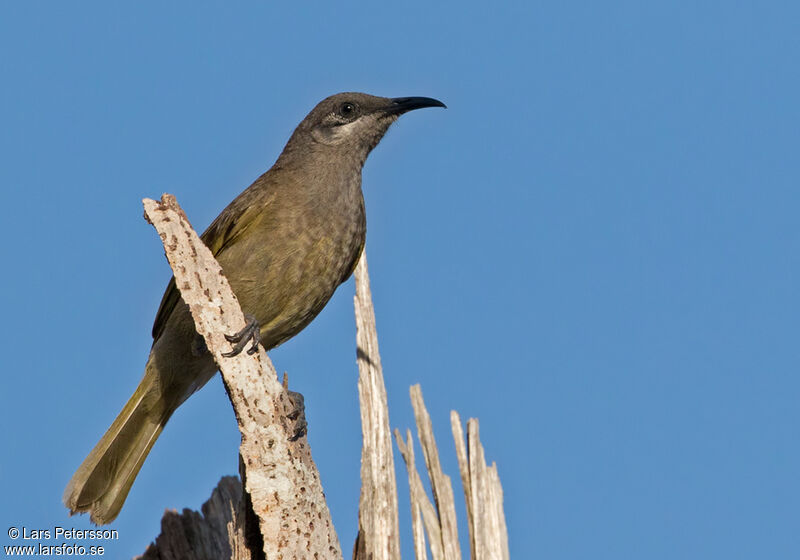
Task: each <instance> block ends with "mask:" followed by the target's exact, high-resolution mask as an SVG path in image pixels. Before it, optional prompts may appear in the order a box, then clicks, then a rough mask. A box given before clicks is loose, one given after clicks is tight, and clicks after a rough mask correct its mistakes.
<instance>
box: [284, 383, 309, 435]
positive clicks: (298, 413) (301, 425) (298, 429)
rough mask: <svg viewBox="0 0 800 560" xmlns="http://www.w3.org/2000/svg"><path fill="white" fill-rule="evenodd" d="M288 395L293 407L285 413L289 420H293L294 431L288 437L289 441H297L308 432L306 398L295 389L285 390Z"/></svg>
mask: <svg viewBox="0 0 800 560" xmlns="http://www.w3.org/2000/svg"><path fill="white" fill-rule="evenodd" d="M286 393H287V394H288V395H289V399H291V401H292V404H293V405H294V408H293V409H292V411H291V412H290V413H289V414H287V415H286V417H287V418H288V419H289V420H293V421H294V433H293V434H292V436H291V437H290V438H289V441H297V440H298V439H300V438H301V437H303V436H304V435H306V434H307V433H308V422H307V421H306V400H305V398H304V397H303V395H302V394H301V393H298V392H297V391H289V390H288V389H287V390H286Z"/></svg>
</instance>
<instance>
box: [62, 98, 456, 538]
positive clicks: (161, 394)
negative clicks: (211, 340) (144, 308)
mask: <svg viewBox="0 0 800 560" xmlns="http://www.w3.org/2000/svg"><path fill="white" fill-rule="evenodd" d="M434 106H441V107H443V106H444V105H443V104H442V103H441V102H439V101H436V100H435V99H430V98H426V97H408V98H395V99H389V98H384V97H375V96H371V95H366V94H363V93H340V94H337V95H333V96H331V97H328V98H327V99H325V100H323V101H322V102H320V103H319V104H318V105H317V106H316V107H315V108H314V109H313V110H312V111H311V113H309V115H308V116H307V117H306V118H305V119H303V121H302V122H301V123H300V124H299V125H298V127H297V128H296V129H295V131H294V133H293V134H292V136H291V138H290V139H289V142H288V143H287V144H286V147H285V148H284V150H283V152H282V153H281V155H280V156H279V157H278V160H277V161H276V162H275V165H273V166H272V168H271V169H270V170H269V171H267V172H266V173H264V174H263V175H262V176H261V177H259V178H258V179H257V180H256V181H255V182H254V183H253V184H252V185H251V186H250V187H248V188H247V189H246V190H245V191H244V192H242V193H241V194H240V195H239V196H238V197H236V199H234V200H233V202H231V203H230V204H229V205H228V207H227V208H225V209H224V210H223V211H222V213H221V214H220V215H219V216H218V217H217V218H216V219H215V220H214V222H213V223H212V224H211V225H210V226H209V228H208V229H207V230H206V231H205V233H203V235H202V239H203V241H204V242H205V243H206V245H208V247H209V248H210V249H211V251H212V253H214V255H215V257H216V258H217V260H218V261H219V263H220V265H221V266H222V269H223V270H224V272H225V275H226V276H227V278H228V280H229V281H230V284H231V287H232V288H233V291H234V292H235V293H236V296H237V298H238V299H239V302H240V303H241V306H242V309H243V310H244V312H245V313H248V314H250V315H252V316H254V317H255V319H256V320H257V322H258V325H259V326H260V335H261V343H262V344H263V345H264V347H266V348H267V349H270V348H274V347H275V346H277V345H278V344H280V343H282V342H284V341H285V340H287V339H289V338H291V337H292V336H294V335H295V334H297V333H298V332H300V331H301V330H302V329H303V328H304V327H305V326H306V325H308V323H309V322H311V320H312V319H313V318H314V317H316V315H317V314H318V313H319V312H320V311H321V310H322V308H323V307H324V306H325V304H326V303H327V302H328V300H329V299H330V298H331V296H332V295H333V293H334V291H335V290H336V288H337V286H339V284H341V283H342V282H344V281H345V280H346V279H347V278H348V277H349V276H350V275H351V274H352V272H353V269H354V268H355V265H356V263H357V262H358V259H359V257H360V255H361V251H362V249H363V247H364V239H365V235H366V217H365V214H364V199H363V196H362V194H361V168H362V166H363V165H364V161H365V160H366V158H367V156H368V155H369V152H370V151H371V150H372V149H373V148H374V147H375V146H376V145H377V144H378V142H380V140H381V138H382V137H383V135H384V134H385V133H386V130H387V129H388V128H389V126H390V125H391V124H392V123H393V122H394V121H395V120H396V119H397V118H398V116H400V115H401V114H403V113H405V112H406V111H410V110H413V109H418V108H422V107H434ZM216 369H217V368H216V365H215V364H214V361H213V359H212V358H211V355H210V354H209V353H208V352H207V350H206V349H205V346H204V345H203V343H202V339H201V338H200V337H199V335H197V333H196V332H195V329H194V323H193V322H192V319H191V316H190V314H189V310H188V307H187V306H186V304H184V303H183V300H181V297H180V293H179V292H178V290H177V289H176V287H175V282H174V280H173V281H171V282H170V284H169V286H168V287H167V290H166V293H165V294H164V298H163V299H162V301H161V306H160V307H159V309H158V313H157V315H156V320H155V323H154V325H153V346H152V349H151V350H150V356H149V357H148V360H147V364H146V366H145V372H144V377H143V378H142V381H141V382H140V384H139V386H138V387H137V389H136V391H135V392H134V394H133V396H132V397H131V398H130V400H129V401H128V402H127V404H126V405H125V407H124V408H123V409H122V412H120V414H119V416H117V418H116V420H114V422H113V423H112V425H111V427H110V428H109V429H108V431H107V432H106V433H105V435H104V436H103V437H102V438H101V439H100V441H99V442H98V443H97V445H96V446H95V448H94V449H93V450H92V451H91V453H90V454H89V456H88V457H87V458H86V459H85V460H84V462H83V463H82V464H81V466H80V467H79V468H78V470H77V471H76V473H75V474H74V475H73V477H72V480H70V482H69V484H68V485H67V488H66V490H65V492H64V504H65V505H66V506H67V507H68V508H69V509H70V510H71V512H72V513H78V512H90V514H91V519H92V521H94V522H95V523H98V524H105V523H110V522H111V521H113V520H114V518H116V516H117V515H118V514H119V511H120V509H121V508H122V504H123V503H124V501H125V498H126V497H127V495H128V492H129V490H130V488H131V485H132V484H133V481H134V479H135V478H136V475H137V473H138V472H139V469H140V468H141V466H142V463H143V462H144V460H145V458H146V457H147V454H148V453H149V451H150V449H151V448H152V446H153V444H154V443H155V440H156V439H157V438H158V436H159V434H160V433H161V430H162V429H163V427H164V425H165V424H166V422H167V420H169V418H170V416H171V415H172V413H173V412H175V410H176V409H177V408H178V406H180V404H181V403H183V402H184V401H185V400H186V399H187V398H188V397H189V396H190V395H191V394H192V393H194V392H195V391H196V390H197V389H199V388H200V387H202V386H203V385H205V383H206V382H208V380H209V379H210V378H211V377H212V376H213V375H214V373H215V372H216Z"/></svg>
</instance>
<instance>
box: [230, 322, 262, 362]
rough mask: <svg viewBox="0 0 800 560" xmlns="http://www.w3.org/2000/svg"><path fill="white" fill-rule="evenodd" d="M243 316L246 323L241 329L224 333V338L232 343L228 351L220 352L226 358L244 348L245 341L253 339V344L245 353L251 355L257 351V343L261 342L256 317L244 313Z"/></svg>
mask: <svg viewBox="0 0 800 560" xmlns="http://www.w3.org/2000/svg"><path fill="white" fill-rule="evenodd" d="M244 318H245V320H246V321H247V324H246V325H245V326H244V328H243V329H242V330H240V331H239V332H237V333H236V334H226V335H225V340H227V341H228V342H230V343H232V344H233V348H232V349H231V351H230V352H223V353H222V355H223V356H224V357H226V358H231V357H233V356H236V355H238V354H241V353H242V350H244V347H245V346H247V343H248V342H250V341H251V340H252V341H253V344H252V345H251V346H250V348H248V349H247V354H248V355H249V356H252V355H253V354H255V353H256V352H258V345H259V344H260V343H261V326H260V325H259V324H258V321H257V320H256V318H255V317H253V316H252V315H245V316H244Z"/></svg>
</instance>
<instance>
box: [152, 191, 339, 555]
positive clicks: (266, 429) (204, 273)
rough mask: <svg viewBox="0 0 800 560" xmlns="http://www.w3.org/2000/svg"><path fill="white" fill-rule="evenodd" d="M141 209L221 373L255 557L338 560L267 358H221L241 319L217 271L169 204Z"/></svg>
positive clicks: (305, 452) (308, 463)
mask: <svg viewBox="0 0 800 560" xmlns="http://www.w3.org/2000/svg"><path fill="white" fill-rule="evenodd" d="M143 202H144V207H145V217H146V219H147V220H148V221H149V222H150V223H151V224H153V226H155V228H156V230H157V231H158V234H159V235H160V237H161V240H162V242H163V243H164V250H165V253H166V256H167V260H168V261H169V263H170V266H171V267H172V271H173V273H174V275H175V281H176V284H177V286H178V288H179V289H180V291H181V296H182V298H183V300H184V301H185V302H186V303H187V304H188V305H189V308H190V310H191V313H192V317H193V319H194V321H195V327H196V329H197V332H198V333H200V334H201V335H202V336H203V338H204V339H205V342H206V346H207V347H208V349H209V351H210V352H211V353H212V354H213V356H214V359H215V361H216V363H217V365H218V366H219V367H220V371H221V373H222V378H223V381H224V383H225V388H226V390H227V391H228V396H229V397H230V399H231V403H232V404H233V408H234V411H235V413H236V419H237V420H238V422H239V430H240V432H241V434H242V443H241V446H240V457H241V474H242V479H243V484H244V489H245V491H246V495H245V498H246V499H247V498H249V502H250V504H249V505H250V506H251V508H252V511H253V512H254V514H255V516H256V519H257V526H258V529H259V533H260V534H261V536H262V537H263V545H262V546H263V550H252V545H251V546H250V548H251V551H252V552H253V553H254V554H253V557H254V558H258V557H261V556H262V554H263V557H265V558H268V559H270V560H271V559H273V558H292V557H295V558H308V557H314V556H318V557H319V558H341V551H340V548H339V541H338V538H337V536H336V533H335V531H334V528H333V524H332V523H331V517H330V512H329V511H328V507H327V504H326V503H325V496H324V494H323V492H322V485H321V483H320V479H319V473H318V472H317V469H316V466H315V465H314V462H313V460H312V458H311V452H310V449H309V447H308V444H307V442H306V441H305V438H301V439H300V440H298V441H295V442H292V441H289V439H290V437H291V436H292V435H293V433H294V432H293V423H292V422H291V421H290V420H288V419H287V417H286V416H287V414H289V413H290V412H291V411H292V409H293V405H292V403H291V400H290V398H289V396H288V395H287V392H286V391H285V390H284V388H283V387H282V386H281V384H280V383H279V382H278V379H277V374H276V372H275V368H274V367H273V366H272V363H271V361H270V360H269V358H268V357H267V354H266V352H264V350H263V349H259V351H258V352H257V353H256V354H254V355H248V354H247V353H244V352H243V353H241V354H239V355H238V356H235V357H232V358H226V357H222V355H221V354H222V352H226V351H228V350H229V349H230V344H229V343H228V342H227V341H226V340H225V338H224V334H226V333H234V332H237V331H239V330H240V329H241V328H242V326H243V325H244V324H245V319H244V315H243V313H242V310H241V309H240V307H239V304H238V302H237V300H236V296H234V294H233V292H232V291H231V288H230V285H229V284H228V281H227V280H226V278H225V276H224V275H223V274H222V270H221V268H220V267H219V264H218V263H217V262H216V260H214V257H213V256H212V255H211V252H210V251H209V250H208V248H207V247H206V246H205V245H204V244H203V242H202V241H201V240H200V238H199V237H198V236H197V234H196V233H195V232H194V231H193V230H192V228H191V225H190V224H189V221H188V219H187V218H186V215H185V214H184V213H183V210H181V208H180V207H179V206H178V204H177V202H176V200H175V198H174V197H173V196H171V195H167V194H165V195H164V196H162V198H161V202H157V201H155V200H150V199H145V200H144V201H143ZM248 530H249V528H248ZM249 542H250V543H252V541H249Z"/></svg>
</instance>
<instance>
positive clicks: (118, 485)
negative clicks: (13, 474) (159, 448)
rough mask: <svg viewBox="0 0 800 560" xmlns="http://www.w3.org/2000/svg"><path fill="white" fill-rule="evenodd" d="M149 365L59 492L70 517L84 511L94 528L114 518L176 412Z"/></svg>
mask: <svg viewBox="0 0 800 560" xmlns="http://www.w3.org/2000/svg"><path fill="white" fill-rule="evenodd" d="M157 385H158V379H157V374H156V372H155V370H154V368H151V364H150V363H148V367H147V368H146V372H145V375H144V378H143V379H142V381H141V383H139V386H138V387H137V388H136V391H135V392H134V393H133V396H132V397H131V398H130V400H128V402H127V403H126V404H125V407H124V408H123V409H122V412H120V413H119V416H117V418H116V420H114V422H113V424H111V427H110V428H109V429H108V431H107V432H106V433H105V435H103V437H102V438H101V439H100V441H99V442H98V443H97V445H95V446H94V449H92V452H91V453H89V456H88V457H86V459H85V460H84V461H83V463H82V464H81V466H80V467H78V470H77V471H76V472H75V474H74V475H73V476H72V479H71V480H70V481H69V484H67V488H66V490H64V498H63V500H64V505H66V506H67V507H68V508H69V509H70V512H71V513H73V514H74V513H83V512H89V513H90V514H91V519H92V521H93V522H94V523H97V524H98V525H105V524H106V523H111V521H113V520H114V519H115V518H116V517H117V515H118V514H119V511H120V509H121V508H122V504H123V503H124V502H125V498H126V497H127V496H128V492H129V491H130V489H131V485H132V484H133V481H134V479H135V478H136V475H137V474H139V469H140V468H141V467H142V463H144V460H145V458H147V454H148V453H149V452H150V449H151V448H152V447H153V444H154V443H155V441H156V439H158V436H159V435H160V434H161V430H162V429H163V427H164V424H166V422H167V420H168V419H169V417H170V416H171V414H172V412H173V411H174V410H175V407H176V406H177V405H175V406H172V407H170V406H169V403H164V402H163V399H162V398H161V397H160V395H159V391H158V387H157Z"/></svg>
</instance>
